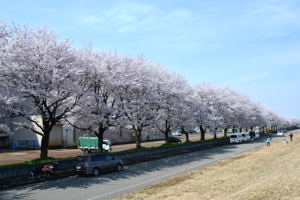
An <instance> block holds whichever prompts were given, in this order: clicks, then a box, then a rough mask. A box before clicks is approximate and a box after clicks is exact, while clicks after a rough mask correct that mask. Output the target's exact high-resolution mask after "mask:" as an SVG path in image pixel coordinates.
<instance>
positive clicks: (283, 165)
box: [116, 131, 300, 200]
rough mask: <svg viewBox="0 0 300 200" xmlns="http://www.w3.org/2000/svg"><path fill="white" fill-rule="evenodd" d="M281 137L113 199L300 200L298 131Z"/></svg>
mask: <svg viewBox="0 0 300 200" xmlns="http://www.w3.org/2000/svg"><path fill="white" fill-rule="evenodd" d="M282 139H283V138H280V139H278V140H273V141H272V144H271V146H270V147H267V146H263V147H260V148H257V149H255V150H252V151H250V152H246V153H243V154H240V155H237V156H233V157H231V158H229V159H226V160H223V161H220V162H217V163H216V164H214V165H211V166H208V167H204V168H201V169H198V170H195V171H192V172H189V173H186V174H182V175H179V176H176V177H173V178H170V179H168V180H165V181H163V182H160V183H158V184H155V185H153V186H151V187H148V188H146V189H144V190H140V191H137V192H134V193H130V194H127V195H124V196H121V197H119V198H116V199H122V200H123V199H143V200H144V199H149V200H150V199H151V200H157V199H164V200H185V199H186V200H191V199H195V200H196V199H197V200H201V199H203V200H204V199H205V200H208V199H213V200H300V131H294V141H293V142H289V143H288V144H283V143H282ZM286 139H288V138H286Z"/></svg>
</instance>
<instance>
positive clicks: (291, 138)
mask: <svg viewBox="0 0 300 200" xmlns="http://www.w3.org/2000/svg"><path fill="white" fill-rule="evenodd" d="M293 136H294V135H293V132H291V133H290V140H291V142H293Z"/></svg>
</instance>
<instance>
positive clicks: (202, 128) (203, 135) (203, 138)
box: [199, 125, 205, 141]
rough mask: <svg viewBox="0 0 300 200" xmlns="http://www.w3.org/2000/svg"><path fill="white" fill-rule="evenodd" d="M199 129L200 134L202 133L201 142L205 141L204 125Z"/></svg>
mask: <svg viewBox="0 0 300 200" xmlns="http://www.w3.org/2000/svg"><path fill="white" fill-rule="evenodd" d="M199 128H200V132H201V138H200V140H201V141H204V140H205V129H204V127H203V126H202V125H201V126H200V127H199Z"/></svg>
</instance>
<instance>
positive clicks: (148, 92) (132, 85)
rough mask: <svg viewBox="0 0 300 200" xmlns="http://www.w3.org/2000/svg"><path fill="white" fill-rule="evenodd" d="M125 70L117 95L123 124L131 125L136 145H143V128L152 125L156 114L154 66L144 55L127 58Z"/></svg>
mask: <svg viewBox="0 0 300 200" xmlns="http://www.w3.org/2000/svg"><path fill="white" fill-rule="evenodd" d="M124 66H125V68H124V72H123V75H122V76H121V77H120V79H119V80H120V81H122V85H119V91H118V93H117V96H118V97H119V102H120V104H119V107H120V109H121V110H122V113H123V115H122V116H123V118H122V119H123V124H124V125H127V126H130V127H131V130H132V132H133V134H134V136H135V139H136V147H137V148H140V147H141V137H142V132H143V129H144V128H146V127H151V126H152V124H151V122H152V119H153V116H154V112H153V110H154V103H155V101H156V99H157V95H156V81H155V79H156V77H155V75H156V74H155V73H154V69H155V68H154V67H153V66H152V65H151V64H150V63H148V62H147V61H146V60H145V59H144V58H143V57H139V58H126V59H125V60H124Z"/></svg>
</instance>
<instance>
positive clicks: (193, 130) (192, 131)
mask: <svg viewBox="0 0 300 200" xmlns="http://www.w3.org/2000/svg"><path fill="white" fill-rule="evenodd" d="M188 132H189V133H190V134H194V133H197V131H196V130H195V129H190V130H189V131H188Z"/></svg>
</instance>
